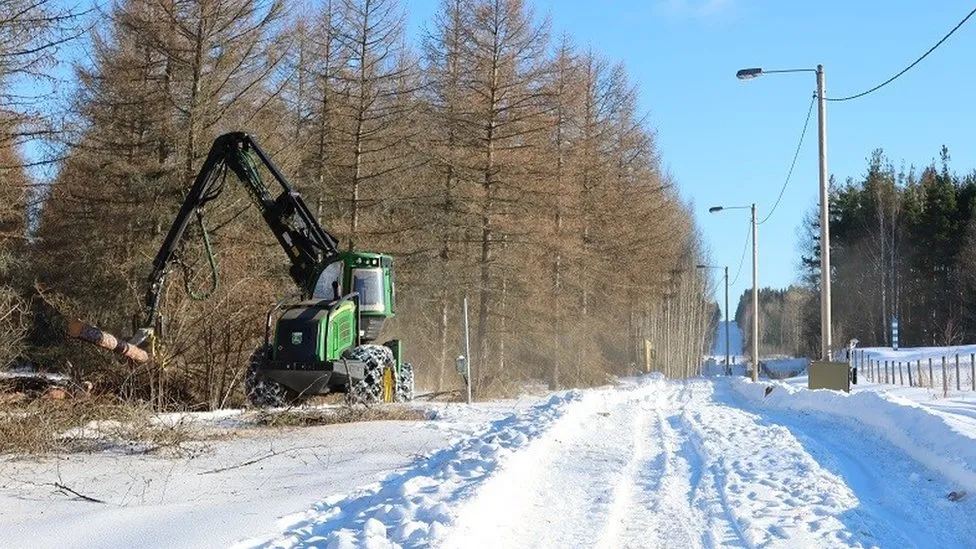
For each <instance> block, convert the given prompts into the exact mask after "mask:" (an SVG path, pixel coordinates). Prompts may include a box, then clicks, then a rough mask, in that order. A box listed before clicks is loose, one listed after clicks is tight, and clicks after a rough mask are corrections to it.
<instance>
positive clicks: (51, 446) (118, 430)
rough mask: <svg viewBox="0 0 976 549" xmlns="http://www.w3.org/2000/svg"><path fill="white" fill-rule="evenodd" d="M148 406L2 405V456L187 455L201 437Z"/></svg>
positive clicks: (96, 402)
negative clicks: (164, 420)
mask: <svg viewBox="0 0 976 549" xmlns="http://www.w3.org/2000/svg"><path fill="white" fill-rule="evenodd" d="M154 418H155V416H154V414H153V413H152V411H151V410H149V408H148V407H144V406H139V405H133V404H120V403H119V402H118V401H117V400H116V399H114V398H111V397H86V398H74V399H66V400H47V399H37V400H33V401H30V402H26V403H14V404H8V405H5V406H2V407H0V454H56V453H71V452H98V451H105V450H113V451H121V452H124V453H149V452H159V451H173V452H177V453H180V452H185V451H187V450H188V447H187V446H186V444H187V443H188V442H191V441H192V440H196V439H197V438H198V437H197V433H196V432H195V431H194V430H193V429H191V428H190V427H189V426H186V425H183V424H182V423H178V424H176V425H164V424H161V423H160V422H158V421H154Z"/></svg>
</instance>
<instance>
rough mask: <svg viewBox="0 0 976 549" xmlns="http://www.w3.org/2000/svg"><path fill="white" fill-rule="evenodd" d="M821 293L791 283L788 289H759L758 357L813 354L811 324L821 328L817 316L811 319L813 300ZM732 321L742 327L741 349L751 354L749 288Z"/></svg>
mask: <svg viewBox="0 0 976 549" xmlns="http://www.w3.org/2000/svg"><path fill="white" fill-rule="evenodd" d="M819 299H820V295H819V294H818V293H816V292H814V291H813V290H811V289H810V288H807V287H804V286H801V285H792V286H790V287H789V288H786V289H785V290H784V289H775V288H760V289H759V352H760V356H763V357H767V356H816V355H815V353H816V349H815V348H813V347H811V346H810V334H811V331H810V330H811V327H813V329H815V330H817V331H818V334H819V329H820V317H819V316H817V317H816V318H813V317H811V316H810V314H811V313H813V314H819V313H817V311H819V308H817V309H816V310H814V309H813V308H812V303H813V302H814V301H816V300H819ZM735 322H736V324H738V325H739V327H740V328H741V329H742V338H743V345H742V349H743V352H744V353H745V355H746V356H752V290H751V289H748V290H745V291H744V292H742V295H741V296H740V297H739V303H738V305H737V306H736V309H735Z"/></svg>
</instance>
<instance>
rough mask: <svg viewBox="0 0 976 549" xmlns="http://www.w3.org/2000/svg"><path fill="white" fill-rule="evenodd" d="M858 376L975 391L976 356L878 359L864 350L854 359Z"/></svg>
mask: <svg viewBox="0 0 976 549" xmlns="http://www.w3.org/2000/svg"><path fill="white" fill-rule="evenodd" d="M851 360H852V365H853V366H854V367H855V368H857V371H858V377H861V378H862V379H866V380H867V381H870V382H872V383H879V384H885V385H901V386H906V387H920V388H926V389H932V390H935V391H940V392H941V393H942V395H943V396H944V397H948V396H949V394H950V392H963V391H969V392H976V353H969V354H965V353H953V354H947V355H942V356H937V357H931V356H930V357H926V358H917V359H914V360H910V359H905V360H895V359H888V358H885V359H882V358H875V357H872V356H871V355H869V354H865V352H864V351H855V352H854V354H853V355H852V357H851Z"/></svg>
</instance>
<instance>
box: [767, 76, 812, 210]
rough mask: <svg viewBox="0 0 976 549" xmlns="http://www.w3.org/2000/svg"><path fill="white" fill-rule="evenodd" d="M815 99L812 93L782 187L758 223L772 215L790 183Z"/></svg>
mask: <svg viewBox="0 0 976 549" xmlns="http://www.w3.org/2000/svg"><path fill="white" fill-rule="evenodd" d="M816 100H817V94H816V93H814V94H813V97H812V98H811V99H810V108H808V109H807V119H806V120H805V121H804V122H803V131H802V132H800V141H799V142H798V143H797V144H796V152H794V153H793V162H791V163H790V171H789V172H788V173H787V174H786V181H784V182H783V188H782V189H780V190H779V196H777V197H776V203H775V204H773V207H772V208H771V209H770V210H769V213H768V214H766V217H764V218H763V220H762V221H760V222H759V224H760V225H762V224H763V223H765V222H766V221H768V220H769V218H770V217H773V212H775V211H776V206H779V201H780V200H782V199H783V193H784V192H786V187H787V185H789V184H790V178H791V177H793V169H794V168H796V159H797V158H799V157H800V147H802V146H803V138H804V137H805V136H806V135H807V126H809V125H810V115H811V114H813V103H814V101H816Z"/></svg>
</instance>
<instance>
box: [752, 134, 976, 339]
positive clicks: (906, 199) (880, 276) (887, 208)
mask: <svg viewBox="0 0 976 549" xmlns="http://www.w3.org/2000/svg"><path fill="white" fill-rule="evenodd" d="M950 160H951V158H950V154H949V150H948V149H947V148H946V147H944V146H943V147H942V149H941V150H940V151H939V153H938V159H937V160H935V161H933V162H931V163H930V164H928V165H926V166H925V167H924V168H921V169H918V168H916V167H915V166H914V165H910V166H908V167H904V165H902V167H900V168H895V165H894V163H892V162H891V161H890V160H889V159H888V158H887V157H886V156H885V154H884V151H882V150H881V149H878V150H875V151H874V152H873V153H872V154H871V155H870V157H869V158H868V163H867V169H866V171H865V173H864V174H863V175H861V176H860V177H857V178H853V177H851V178H848V179H847V180H846V182H845V183H844V184H843V185H832V188H831V193H830V253H831V264H832V265H831V268H832V271H833V272H832V279H831V281H832V283H833V286H832V293H833V296H832V298H833V299H832V301H833V307H832V313H833V330H834V333H833V339H834V347H835V348H836V347H840V346H845V345H846V344H847V343H848V341H849V340H850V339H853V338H856V339H858V340H859V341H860V345H861V346H890V345H891V343H892V342H891V320H892V318H898V320H899V344H900V345H902V346H921V345H955V344H959V343H963V342H966V343H972V342H976V216H974V215H973V213H974V205H976V171H971V172H969V173H966V174H964V175H960V174H959V173H957V172H955V171H953V170H952V168H951V167H950ZM800 247H801V250H802V263H801V265H800V271H799V278H800V283H799V284H797V285H796V286H793V287H790V288H789V289H786V290H772V289H763V290H762V291H761V292H760V296H759V301H760V304H759V308H760V317H759V318H760V327H761V328H760V330H761V337H760V341H761V347H760V348H761V349H762V350H763V354H766V353H767V352H768V353H782V354H797V355H806V356H816V355H817V354H819V352H818V349H819V347H820V297H819V296H820V223H819V215H818V209H817V207H813V208H811V210H810V211H809V212H808V214H807V215H806V217H805V221H804V225H803V233H802V238H801V242H800ZM750 300H751V296H750V293H749V292H746V293H744V294H743V296H742V297H741V298H740V300H739V304H738V308H737V309H736V320H737V321H739V322H740V324H741V325H742V326H743V331H744V332H745V333H746V338H747V342H746V345H747V347H748V346H749V345H750V344H751V342H749V341H748V339H749V338H750V337H751V334H750V332H749V331H748V330H747V328H748V326H749V325H750V324H749V323H750V322H751V316H750V315H751V301H750Z"/></svg>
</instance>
